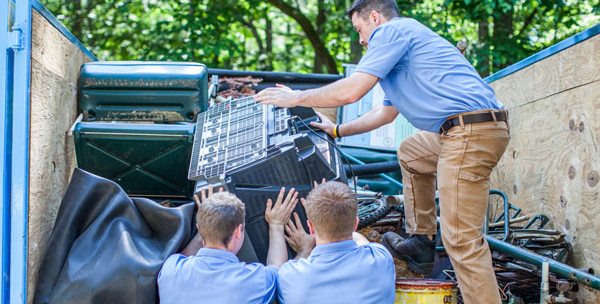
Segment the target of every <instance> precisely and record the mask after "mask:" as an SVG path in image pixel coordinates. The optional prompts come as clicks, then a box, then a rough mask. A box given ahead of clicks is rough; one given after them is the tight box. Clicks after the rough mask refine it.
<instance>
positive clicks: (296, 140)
mask: <svg viewBox="0 0 600 304" xmlns="http://www.w3.org/2000/svg"><path fill="white" fill-rule="evenodd" d="M341 77H342V76H337V75H310V74H309V75H306V74H293V73H272V72H240V71H231V70H218V69H207V68H206V66H204V65H202V64H198V63H177V62H170V63H169V62H92V63H87V64H85V65H83V66H82V69H81V74H80V79H79V88H78V105H79V111H80V113H81V115H80V116H79V118H78V119H77V121H76V122H75V123H74V125H73V127H72V128H71V130H70V131H69V133H70V134H72V137H73V141H74V145H75V151H76V158H77V167H78V168H77V169H76V170H75V172H74V173H73V175H72V178H71V181H70V184H69V186H68V188H67V191H66V193H65V196H64V198H63V200H62V202H61V205H60V209H59V212H58V215H57V218H56V222H55V225H54V228H53V231H52V235H51V238H50V240H49V242H48V247H47V248H46V251H45V252H46V253H45V255H44V258H43V260H42V262H41V267H40V272H39V276H38V281H37V285H36V291H35V296H34V301H33V303H35V304H42V303H158V293H157V287H156V277H157V275H158V271H159V270H160V267H161V266H162V263H163V262H164V260H166V258H167V257H168V256H169V255H171V254H173V253H176V252H179V251H180V250H181V249H183V247H185V245H186V244H187V243H188V242H189V241H190V240H191V238H192V237H193V236H194V235H195V233H196V230H195V222H194V221H195V216H194V214H195V211H196V210H195V209H196V206H195V204H194V203H193V195H194V193H197V192H198V191H199V189H204V188H205V187H207V186H209V185H213V186H215V187H223V188H225V189H226V190H227V191H231V192H233V193H235V194H236V195H238V197H240V199H241V200H242V201H244V203H245V204H246V210H247V214H246V231H245V233H246V236H247V237H246V238H245V239H246V240H245V242H244V245H243V247H242V250H240V253H239V254H238V256H239V258H240V260H241V261H246V262H263V263H264V262H265V259H266V251H267V248H268V233H267V230H266V223H265V221H264V208H265V206H264V203H265V202H266V200H267V198H275V197H276V195H277V193H278V192H279V189H280V188H281V187H283V186H285V187H294V188H296V190H298V192H299V193H300V196H305V195H306V194H307V193H308V192H309V191H310V190H311V188H312V185H313V181H318V180H321V179H322V178H326V179H327V180H338V181H341V182H347V183H348V184H349V185H350V187H351V188H353V189H354V190H355V191H356V194H357V196H358V198H359V219H360V223H359V232H361V233H363V234H364V235H365V236H366V237H367V238H368V239H369V240H370V241H374V242H380V241H381V236H382V235H383V233H385V232H388V231H394V232H396V233H398V234H400V235H405V233H404V221H403V217H404V209H403V196H402V194H401V193H402V183H401V182H400V181H401V180H402V177H401V173H400V168H399V165H398V161H397V158H396V154H395V153H394V152H393V151H387V150H381V149H377V148H372V147H357V146H351V145H344V144H341V143H338V142H335V140H334V139H333V138H331V137H329V136H327V135H326V134H325V133H323V132H320V131H319V130H313V129H311V128H310V126H309V125H310V124H309V123H310V122H311V121H314V120H317V119H318V117H317V115H316V114H315V112H314V111H313V110H312V109H309V108H293V109H279V108H274V107H267V106H262V105H259V104H257V103H255V102H254V101H253V98H252V97H251V96H252V95H253V94H255V93H256V92H257V91H260V90H261V89H263V88H265V87H269V86H273V85H274V84H276V83H279V84H284V85H287V86H290V87H291V88H293V89H308V88H315V87H319V86H322V85H325V84H327V83H331V82H333V81H336V80H338V79H339V78H341ZM223 151H225V152H223ZM221 152H222V153H221ZM296 208H297V209H296V212H298V214H299V215H300V217H301V218H302V219H305V218H306V217H305V216H306V215H305V213H304V210H303V208H302V206H301V205H300V204H298V206H297V207H296ZM548 227H551V225H550V219H549V218H548V217H546V216H544V215H525V214H522V212H521V210H520V209H518V208H516V207H515V206H513V205H511V204H510V203H509V202H508V200H507V197H506V195H505V194H504V193H502V192H500V191H495V190H492V191H490V200H489V208H488V219H487V221H486V222H485V227H484V233H485V235H486V239H487V241H488V243H489V245H490V248H491V249H492V253H493V263H494V269H495V272H496V277H497V279H498V284H499V286H498V288H499V290H500V291H501V295H502V297H503V300H504V301H505V302H506V303H570V302H572V299H574V296H573V293H574V292H577V290H578V288H579V286H580V285H582V284H583V285H586V286H589V287H591V288H594V289H600V278H598V277H596V276H594V272H593V270H592V269H586V270H581V269H575V268H573V267H570V266H568V265H567V264H566V262H567V257H568V255H569V252H570V251H571V245H570V243H569V241H570V240H569V239H568V238H567V237H565V235H564V234H563V233H561V232H560V231H557V230H552V229H548ZM306 228H307V227H305V229H306ZM437 239H441V238H437ZM288 249H289V250H288V251H289V252H290V257H292V256H293V255H294V253H293V251H292V250H291V248H288ZM436 252H437V254H436V260H435V267H434V271H433V273H431V274H429V275H427V276H426V277H423V275H417V274H414V273H412V272H411V271H410V270H408V267H407V265H406V263H404V262H402V261H395V264H396V273H397V276H398V281H397V288H398V289H397V293H398V295H401V296H398V297H397V299H396V303H461V302H462V300H461V296H460V293H459V290H458V286H457V283H456V277H455V275H454V273H453V270H452V266H451V265H450V262H449V259H448V257H447V255H446V254H445V251H444V247H443V245H442V244H441V242H440V243H439V244H438V247H437V248H436Z"/></svg>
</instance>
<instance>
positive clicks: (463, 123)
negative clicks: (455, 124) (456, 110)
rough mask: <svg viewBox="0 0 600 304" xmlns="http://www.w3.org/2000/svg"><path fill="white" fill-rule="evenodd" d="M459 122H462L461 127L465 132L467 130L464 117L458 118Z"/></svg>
mask: <svg viewBox="0 0 600 304" xmlns="http://www.w3.org/2000/svg"><path fill="white" fill-rule="evenodd" d="M458 121H460V127H461V128H462V129H463V130H464V129H465V122H464V121H463V115H462V114H460V115H459V116H458Z"/></svg>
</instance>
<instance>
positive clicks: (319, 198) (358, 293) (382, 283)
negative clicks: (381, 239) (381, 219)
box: [279, 181, 396, 304]
mask: <svg viewBox="0 0 600 304" xmlns="http://www.w3.org/2000/svg"><path fill="white" fill-rule="evenodd" d="M302 203H303V205H304V208H305V209H306V217H307V218H308V221H307V224H308V227H309V229H310V232H311V234H313V235H314V239H315V242H316V247H315V248H314V249H313V250H312V252H311V253H310V256H308V258H300V259H299V260H290V261H288V262H287V263H285V264H283V266H281V268H280V269H279V300H280V302H281V303H283V304H305V303H311V304H319V303H327V304H336V303H340V304H352V303H356V304H369V303H373V304H375V303H377V304H392V303H394V298H395V294H396V293H395V269H394V261H393V259H392V256H391V255H390V253H389V252H388V251H387V250H386V249H385V248H384V247H383V246H381V245H380V244H377V243H369V242H368V241H367V239H365V237H363V236H362V235H360V234H358V233H355V232H354V233H353V231H355V230H356V227H357V225H358V217H357V210H358V205H357V200H356V196H355V195H354V192H352V190H350V187H348V185H346V184H343V183H340V182H334V181H331V182H326V183H323V184H320V185H318V186H316V187H315V188H314V189H313V190H312V191H311V192H310V193H309V195H308V197H307V199H306V200H303V202H302ZM296 221H297V223H296V225H293V224H291V225H288V229H287V232H288V234H289V235H290V236H291V235H295V234H298V233H300V234H306V232H304V230H303V229H302V228H301V224H300V223H299V219H298V218H296ZM290 228H291V229H290ZM288 243H290V246H292V248H293V249H295V250H296V251H297V252H307V250H306V249H307V248H302V247H305V246H306V245H309V246H310V245H311V242H304V244H305V245H304V246H299V245H298V244H294V242H293V241H292V240H291V239H290V238H288ZM308 249H310V248H308ZM308 251H310V250H308Z"/></svg>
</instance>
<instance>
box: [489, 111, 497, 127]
mask: <svg viewBox="0 0 600 304" xmlns="http://www.w3.org/2000/svg"><path fill="white" fill-rule="evenodd" d="M490 114H492V118H493V119H494V124H495V125H497V124H498V120H497V119H496V112H495V111H494V109H490Z"/></svg>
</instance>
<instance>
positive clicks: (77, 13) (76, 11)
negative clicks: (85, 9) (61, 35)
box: [72, 0, 83, 40]
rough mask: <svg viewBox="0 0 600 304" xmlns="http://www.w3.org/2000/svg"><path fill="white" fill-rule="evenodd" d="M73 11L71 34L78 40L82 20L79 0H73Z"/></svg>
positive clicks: (80, 36)
mask: <svg viewBox="0 0 600 304" xmlns="http://www.w3.org/2000/svg"><path fill="white" fill-rule="evenodd" d="M73 12H74V14H73V15H75V17H74V18H73V28H72V30H73V35H75V37H77V38H78V39H79V40H82V39H81V38H82V35H81V24H82V22H83V16H81V15H82V11H81V0H73Z"/></svg>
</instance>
